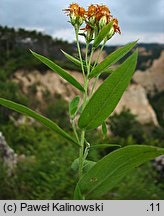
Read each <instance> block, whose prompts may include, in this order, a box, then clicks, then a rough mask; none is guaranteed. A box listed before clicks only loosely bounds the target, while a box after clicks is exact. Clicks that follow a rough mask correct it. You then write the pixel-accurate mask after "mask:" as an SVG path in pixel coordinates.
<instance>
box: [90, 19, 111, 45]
mask: <svg viewBox="0 0 164 216" xmlns="http://www.w3.org/2000/svg"><path fill="white" fill-rule="evenodd" d="M112 26H113V22H112V21H111V22H110V23H108V24H107V25H106V26H104V28H103V29H102V30H101V31H100V32H99V34H98V35H97V37H96V38H95V39H94V42H93V48H97V47H98V46H99V44H100V43H101V42H102V41H103V40H104V39H105V38H106V36H107V34H108V33H109V31H110V29H111V27H112Z"/></svg>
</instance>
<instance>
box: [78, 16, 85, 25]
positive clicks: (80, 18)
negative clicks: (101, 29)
mask: <svg viewBox="0 0 164 216" xmlns="http://www.w3.org/2000/svg"><path fill="white" fill-rule="evenodd" d="M83 21H84V19H83V17H81V16H79V17H78V21H77V23H78V25H79V26H81V25H82V24H83Z"/></svg>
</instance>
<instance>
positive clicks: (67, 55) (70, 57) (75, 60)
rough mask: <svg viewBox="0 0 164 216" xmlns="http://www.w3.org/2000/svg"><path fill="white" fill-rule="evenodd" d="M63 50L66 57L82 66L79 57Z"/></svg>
mask: <svg viewBox="0 0 164 216" xmlns="http://www.w3.org/2000/svg"><path fill="white" fill-rule="evenodd" d="M61 51H62V53H63V54H64V55H65V57H66V58H67V59H69V60H70V61H71V62H73V63H74V64H75V65H77V66H81V62H80V61H79V60H78V59H76V58H75V57H73V56H71V55H69V54H68V53H66V52H64V51H63V50H61Z"/></svg>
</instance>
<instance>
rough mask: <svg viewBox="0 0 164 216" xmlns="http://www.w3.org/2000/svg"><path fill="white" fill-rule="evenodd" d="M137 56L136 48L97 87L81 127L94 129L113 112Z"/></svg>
mask: <svg viewBox="0 0 164 216" xmlns="http://www.w3.org/2000/svg"><path fill="white" fill-rule="evenodd" d="M137 56H138V51H137V50H136V51H135V52H134V53H133V54H132V55H131V56H130V57H129V58H128V59H127V60H126V61H125V62H124V63H122V64H121V65H120V66H119V67H118V68H117V69H116V70H115V71H114V73H112V74H110V76H109V77H108V78H107V79H106V80H105V81H104V82H103V83H102V84H101V86H100V87H99V88H98V89H97V91H96V92H95V93H94V95H93V96H92V97H91V99H90V100H89V102H88V103H87V105H86V107H85V108H84V110H83V112H82V113H81V115H80V118H79V121H78V125H79V127H80V128H85V129H87V130H90V129H94V128H96V127H98V126H99V125H101V124H102V123H103V121H105V119H106V118H107V117H108V116H109V115H110V114H111V113H112V112H113V110H114V109H115V107H116V105H117V104H118V102H119V100H120V98H121V96H122V94H123V93H124V91H125V90H126V88H127V86H128V84H129V82H130V79H131V77H132V75H133V73H134V70H135V67H136V62H137Z"/></svg>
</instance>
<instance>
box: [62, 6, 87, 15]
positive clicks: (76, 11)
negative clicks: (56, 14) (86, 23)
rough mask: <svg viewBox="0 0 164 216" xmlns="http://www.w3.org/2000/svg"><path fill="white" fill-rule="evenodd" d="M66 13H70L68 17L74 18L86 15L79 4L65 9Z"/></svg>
mask: <svg viewBox="0 0 164 216" xmlns="http://www.w3.org/2000/svg"><path fill="white" fill-rule="evenodd" d="M65 11H66V12H68V15H69V16H71V15H72V14H73V15H74V16H76V17H77V16H79V17H83V18H84V15H85V14H86V11H85V9H84V8H83V7H79V5H78V4H76V3H75V4H70V6H69V8H66V9H65Z"/></svg>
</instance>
